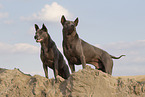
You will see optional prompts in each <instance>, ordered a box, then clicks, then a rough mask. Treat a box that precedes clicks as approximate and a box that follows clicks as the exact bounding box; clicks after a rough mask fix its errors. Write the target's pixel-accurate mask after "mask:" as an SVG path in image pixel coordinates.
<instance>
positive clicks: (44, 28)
mask: <svg viewBox="0 0 145 97" xmlns="http://www.w3.org/2000/svg"><path fill="white" fill-rule="evenodd" d="M42 30H44V31H45V32H47V28H46V26H45V25H44V24H43V25H42Z"/></svg>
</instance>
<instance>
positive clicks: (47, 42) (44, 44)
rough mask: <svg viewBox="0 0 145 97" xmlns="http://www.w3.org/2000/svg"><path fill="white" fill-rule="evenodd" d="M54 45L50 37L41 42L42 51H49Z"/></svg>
mask: <svg viewBox="0 0 145 97" xmlns="http://www.w3.org/2000/svg"><path fill="white" fill-rule="evenodd" d="M53 45H54V42H53V41H52V39H51V38H50V37H47V38H46V39H45V40H44V41H43V42H41V49H43V50H44V51H49V49H51V48H52V47H53Z"/></svg>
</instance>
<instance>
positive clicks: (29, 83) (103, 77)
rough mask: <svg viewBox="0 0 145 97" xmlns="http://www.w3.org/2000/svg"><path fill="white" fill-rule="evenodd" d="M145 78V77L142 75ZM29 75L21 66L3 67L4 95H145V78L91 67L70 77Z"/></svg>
mask: <svg viewBox="0 0 145 97" xmlns="http://www.w3.org/2000/svg"><path fill="white" fill-rule="evenodd" d="M142 77H144V78H145V76H142ZM58 79H59V83H55V80H54V79H46V78H45V77H42V76H39V75H35V76H31V75H27V74H24V73H23V72H21V71H20V70H18V69H14V70H7V69H2V68H1V69H0V97H145V81H144V80H142V81H136V80H135V79H129V78H127V77H126V78H123V77H113V76H111V75H108V74H106V73H103V72H101V71H99V70H94V69H92V68H90V67H87V69H83V70H80V71H78V72H76V73H73V74H71V76H70V77H69V79H68V80H64V79H62V78H61V77H59V78H58Z"/></svg>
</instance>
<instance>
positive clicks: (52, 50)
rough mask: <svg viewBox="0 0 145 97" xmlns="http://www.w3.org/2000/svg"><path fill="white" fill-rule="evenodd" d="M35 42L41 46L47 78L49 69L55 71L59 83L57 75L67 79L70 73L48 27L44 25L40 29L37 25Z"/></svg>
mask: <svg viewBox="0 0 145 97" xmlns="http://www.w3.org/2000/svg"><path fill="white" fill-rule="evenodd" d="M35 30H36V33H35V36H34V38H35V40H36V42H39V43H40V44H41V55H40V57H41V61H42V63H43V69H44V72H45V77H46V78H48V68H47V67H49V68H51V69H53V71H54V76H55V79H56V81H57V75H60V76H61V77H62V78H64V79H67V78H68V77H69V76H70V72H69V69H68V66H67V65H66V62H65V60H64V58H63V55H62V54H61V52H60V51H59V50H58V49H57V47H56V45H55V42H54V41H53V40H52V39H51V37H50V35H49V34H48V32H47V28H46V26H45V25H44V24H43V26H42V28H41V29H39V27H38V25H37V24H35Z"/></svg>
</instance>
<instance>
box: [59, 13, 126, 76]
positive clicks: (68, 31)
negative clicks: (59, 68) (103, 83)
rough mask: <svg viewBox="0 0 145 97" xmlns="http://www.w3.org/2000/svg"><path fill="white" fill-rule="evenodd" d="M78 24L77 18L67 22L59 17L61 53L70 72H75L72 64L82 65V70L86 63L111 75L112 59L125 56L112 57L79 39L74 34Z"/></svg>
mask: <svg viewBox="0 0 145 97" xmlns="http://www.w3.org/2000/svg"><path fill="white" fill-rule="evenodd" d="M78 22H79V20H78V18H76V19H75V21H69V20H66V19H65V17H64V15H63V16H62V17H61V24H62V26H63V29H62V32H63V44H62V45H63V52H64V55H65V57H66V58H67V60H68V63H69V66H70V69H71V72H72V73H73V72H75V66H74V64H76V65H80V64H82V66H83V69H84V68H85V67H86V63H88V64H92V65H94V66H95V68H96V69H99V70H101V71H103V72H105V73H108V74H110V75H111V74H112V68H113V60H112V58H113V59H119V58H121V57H122V56H125V55H121V56H120V57H115V56H112V55H110V54H108V53H107V52H106V51H104V50H102V49H100V48H97V47H95V46H93V45H91V44H89V43H87V42H85V41H84V40H82V39H80V38H79V35H78V34H77V32H76V26H77V25H78Z"/></svg>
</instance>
